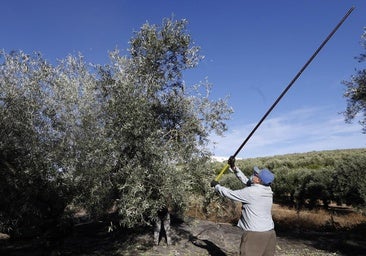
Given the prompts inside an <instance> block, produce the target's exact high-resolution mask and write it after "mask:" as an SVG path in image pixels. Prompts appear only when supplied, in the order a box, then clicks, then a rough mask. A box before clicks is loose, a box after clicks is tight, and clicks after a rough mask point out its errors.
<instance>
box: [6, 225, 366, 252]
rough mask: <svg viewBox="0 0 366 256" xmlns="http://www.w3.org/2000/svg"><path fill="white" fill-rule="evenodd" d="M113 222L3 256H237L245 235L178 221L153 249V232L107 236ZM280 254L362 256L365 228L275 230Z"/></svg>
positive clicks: (15, 246)
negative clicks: (168, 242) (169, 241)
mask: <svg viewBox="0 0 366 256" xmlns="http://www.w3.org/2000/svg"><path fill="white" fill-rule="evenodd" d="M108 225H109V221H107V220H106V221H99V222H85V223H80V224H78V225H75V227H74V228H73V230H72V231H71V232H70V233H68V234H67V236H65V237H53V238H52V237H49V238H48V239H45V238H33V239H25V240H17V241H13V240H11V239H7V240H0V255H9V256H11V255H17V256H23V255H31V256H33V255H73V256H74V255H146V256H148V255H215V256H225V255H228V256H229V255H238V248H239V243H240V237H241V231H240V230H239V228H237V227H235V226H233V225H231V224H227V223H214V222H210V221H204V220H197V219H185V220H184V221H182V220H179V219H175V221H174V222H173V223H172V232H173V235H172V238H173V245H172V246H167V245H166V244H165V242H164V241H162V242H161V244H160V245H159V246H154V245H153V236H152V235H153V231H152V228H150V227H147V228H146V227H145V228H138V229H134V230H129V229H123V230H122V229H121V230H115V231H113V232H108ZM277 235H278V243H277V251H276V255H277V256H278V255H346V256H347V255H352V256H354V255H364V252H365V251H366V243H365V235H366V224H364V225H361V226H359V227H357V228H356V229H353V230H347V231H342V232H341V231H338V232H311V231H301V232H300V231H297V232H296V231H291V232H289V231H286V230H283V229H282V228H281V229H280V230H279V231H277Z"/></svg>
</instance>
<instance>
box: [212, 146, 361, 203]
mask: <svg viewBox="0 0 366 256" xmlns="http://www.w3.org/2000/svg"><path fill="white" fill-rule="evenodd" d="M216 165H217V164H216ZM237 165H238V166H239V167H240V168H241V169H242V170H243V172H244V173H246V174H247V175H251V174H252V173H253V166H259V167H261V168H264V167H266V168H269V169H270V170H272V171H273V172H274V173H275V177H276V178H275V181H274V183H273V184H272V188H273V191H274V200H275V201H276V202H278V203H283V204H287V205H292V206H295V207H297V209H301V208H304V207H306V208H314V207H316V206H319V205H321V206H323V207H328V205H329V204H330V203H331V202H333V203H336V204H339V205H340V204H347V205H351V206H353V207H356V208H362V209H365V208H366V149H350V150H333V151H320V152H309V153H301V154H288V155H281V156H273V157H261V158H254V159H246V160H239V161H237ZM224 177H225V176H224ZM222 182H223V183H229V186H231V187H234V188H240V187H241V186H242V185H241V184H240V183H239V182H238V181H237V180H236V178H235V176H234V175H233V174H228V175H226V177H225V178H224V179H223V181H222Z"/></svg>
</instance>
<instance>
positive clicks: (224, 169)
mask: <svg viewBox="0 0 366 256" xmlns="http://www.w3.org/2000/svg"><path fill="white" fill-rule="evenodd" d="M354 9H355V7H351V8H350V9H349V10H348V12H347V13H346V14H345V15H344V16H343V18H342V19H341V21H340V22H339V23H338V24H337V25H336V26H335V28H334V29H333V30H332V31H331V32H330V33H329V35H328V36H327V38H325V40H324V41H323V42H322V44H321V45H320V46H319V47H318V49H317V50H316V51H315V52H314V53H313V55H312V56H311V57H310V59H309V60H308V61H307V62H306V63H305V65H304V66H303V67H302V68H301V69H300V71H299V72H298V73H297V74H296V76H295V77H294V78H293V79H292V80H291V82H290V83H289V84H288V85H287V87H286V88H285V90H283V92H282V93H281V95H280V96H279V97H278V98H277V99H276V101H275V102H274V103H273V104H272V106H271V107H270V108H269V109H268V111H267V112H266V113H265V114H264V116H263V117H262V119H261V120H260V121H259V122H258V124H257V125H256V126H255V127H254V129H253V130H252V131H251V133H250V134H249V135H248V137H247V138H246V139H245V140H244V142H243V143H242V144H241V145H240V147H239V148H238V150H237V151H236V152H235V154H234V155H233V157H234V158H235V157H236V155H237V154H238V153H239V152H240V150H241V149H242V148H243V147H244V145H245V144H246V143H247V141H248V140H249V139H250V137H252V135H253V134H254V133H255V131H256V130H257V129H258V127H259V126H260V125H261V124H262V122H263V121H264V119H266V117H267V116H268V115H269V113H271V111H272V110H273V109H274V107H275V106H276V105H277V103H278V102H279V101H280V100H281V99H282V97H283V96H284V95H285V94H286V92H287V91H288V90H289V89H290V87H291V86H292V85H293V84H294V83H295V81H296V80H297V79H298V78H299V77H300V75H301V74H302V72H304V70H305V69H306V68H307V66H308V65H309V64H310V62H311V61H312V60H313V59H314V58H315V56H316V55H317V54H318V53H319V52H320V50H321V49H322V48H323V46H324V45H325V44H326V43H327V42H328V41H329V39H330V38H331V37H332V36H333V35H334V33H335V32H336V31H337V30H338V28H339V27H340V26H341V25H342V24H343V22H344V21H345V20H346V19H347V18H348V16H349V15H350V14H351V13H352V11H353V10H354ZM229 167H230V166H229V164H226V165H225V166H224V168H222V170H221V171H220V173H219V174H218V175H217V176H216V178H215V181H219V180H220V178H221V176H222V175H223V174H224V173H225V172H226V170H227V169H229Z"/></svg>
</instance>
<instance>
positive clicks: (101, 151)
mask: <svg viewBox="0 0 366 256" xmlns="http://www.w3.org/2000/svg"><path fill="white" fill-rule="evenodd" d="M201 59H202V56H200V54H199V47H197V46H195V45H194V43H193V41H192V38H191V36H190V34H189V32H188V30H187V21H186V20H178V21H176V20H171V19H164V20H163V22H162V24H161V25H159V26H157V25H150V24H148V23H147V24H144V25H143V26H142V27H141V29H140V31H138V32H136V33H135V34H134V36H133V37H132V39H131V40H130V49H129V54H128V55H126V56H121V55H120V50H118V49H116V50H114V51H111V52H110V63H109V64H107V65H99V64H89V63H87V62H86V61H85V59H84V57H83V56H82V55H81V54H79V55H77V56H72V55H69V56H67V57H66V58H65V59H63V60H60V61H59V62H58V63H57V65H51V64H50V63H48V62H47V61H46V60H45V59H44V58H43V57H42V55H41V53H34V54H27V53H24V52H22V51H18V52H11V53H6V52H4V51H2V52H1V55H0V60H1V62H0V120H1V122H0V128H1V129H0V135H1V136H0V154H1V155H0V168H1V171H0V182H1V186H0V190H1V196H0V204H1V208H2V209H5V210H4V211H2V212H1V213H0V231H4V232H7V233H9V232H10V233H17V232H18V233H19V234H22V232H24V230H26V229H27V228H32V227H33V228H34V229H37V228H38V227H41V226H42V225H39V223H40V222H45V220H46V219H49V220H50V221H52V222H53V223H58V222H60V220H61V219H62V218H63V216H65V214H66V213H67V211H68V210H69V209H70V207H82V208H84V209H86V210H87V212H88V213H89V214H90V215H91V216H96V217H97V216H100V215H101V214H104V213H106V211H107V210H109V209H111V208H112V207H113V209H115V210H116V212H117V213H118V216H119V224H121V225H123V226H128V227H133V226H136V225H139V224H141V223H146V222H147V221H149V220H152V219H154V218H155V216H156V212H157V210H159V209H160V208H162V207H167V206H168V207H172V208H175V210H177V211H180V210H182V209H184V205H185V203H186V199H187V197H186V195H187V193H189V191H191V190H192V189H197V188H199V187H200V186H204V185H203V184H205V185H207V182H206V180H202V179H200V178H201V177H202V175H203V173H204V172H205V171H206V168H205V165H207V163H208V160H209V157H210V152H209V150H208V149H207V145H208V142H209V135H210V133H212V132H216V133H218V134H222V132H224V131H225V130H226V125H225V120H227V119H228V118H229V116H230V114H231V112H232V110H231V108H230V107H228V106H227V103H226V99H218V100H213V99H211V95H210V92H211V89H212V86H211V85H210V84H209V83H208V82H207V81H205V82H203V83H198V84H195V85H187V84H185V82H184V72H185V70H187V69H192V68H195V67H196V66H197V65H198V64H199V61H200V60H201ZM55 225H56V224H55ZM22 228H24V229H22ZM38 231H40V232H41V230H38Z"/></svg>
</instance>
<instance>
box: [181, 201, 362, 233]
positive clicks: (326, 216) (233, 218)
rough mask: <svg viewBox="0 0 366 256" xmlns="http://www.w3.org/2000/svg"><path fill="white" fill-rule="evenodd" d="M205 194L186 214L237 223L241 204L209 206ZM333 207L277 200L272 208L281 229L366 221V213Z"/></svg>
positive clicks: (351, 225)
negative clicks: (302, 207) (311, 207)
mask: <svg viewBox="0 0 366 256" xmlns="http://www.w3.org/2000/svg"><path fill="white" fill-rule="evenodd" d="M202 200H203V199H202V198H194V199H192V201H191V204H190V206H189V209H188V210H187V212H186V215H187V216H189V217H193V218H198V219H205V220H210V221H214V222H226V223H236V222H237V220H238V218H239V216H240V214H241V204H239V203H233V202H231V201H225V202H221V201H213V202H211V203H210V204H209V205H208V206H207V207H206V208H205V209H203V207H202V205H203V204H202V202H203V201H202ZM330 209H331V210H329V211H326V210H323V209H318V210H312V211H310V210H301V211H299V212H298V211H296V210H295V209H293V208H288V207H284V206H281V205H278V204H274V205H273V208H272V215H273V219H274V221H275V223H276V226H277V227H278V228H280V229H301V230H304V229H305V230H340V229H351V228H354V227H356V226H357V225H360V224H363V223H366V216H365V215H363V214H361V213H357V212H356V211H354V210H353V209H352V208H350V207H343V208H337V207H335V206H333V208H332V207H331V208H330Z"/></svg>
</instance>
